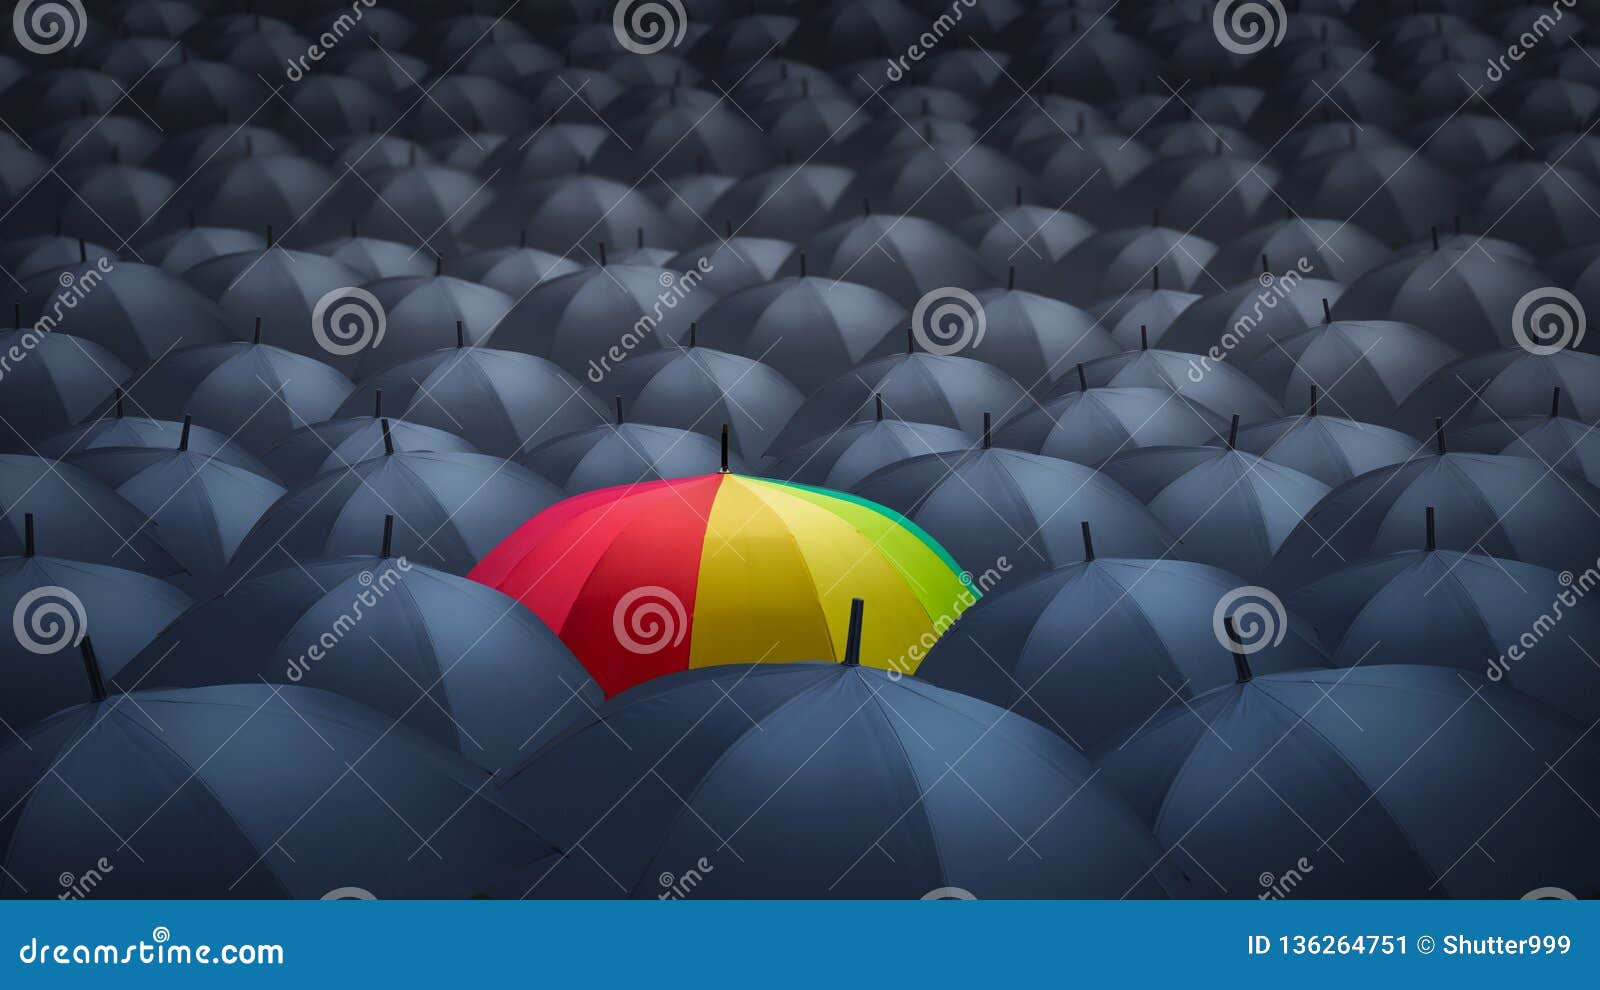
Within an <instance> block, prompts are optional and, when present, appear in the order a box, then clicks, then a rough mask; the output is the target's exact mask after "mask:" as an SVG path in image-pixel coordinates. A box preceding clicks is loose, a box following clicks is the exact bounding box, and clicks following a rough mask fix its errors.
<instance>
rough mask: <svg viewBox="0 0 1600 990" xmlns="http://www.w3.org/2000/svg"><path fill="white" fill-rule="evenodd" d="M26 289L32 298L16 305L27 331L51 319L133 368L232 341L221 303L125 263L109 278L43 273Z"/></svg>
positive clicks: (96, 271) (105, 274)
mask: <svg viewBox="0 0 1600 990" xmlns="http://www.w3.org/2000/svg"><path fill="white" fill-rule="evenodd" d="M91 273H92V274H91ZM69 275H70V276H72V277H71V279H70V284H68V283H69V280H68V278H67V276H69ZM24 285H25V287H26V288H27V290H28V291H27V295H25V296H23V297H21V299H20V300H18V301H20V302H21V303H22V319H23V322H24V323H25V324H26V325H29V326H32V325H34V324H35V323H36V322H38V321H39V320H41V319H42V318H43V317H44V316H45V315H46V314H49V316H50V317H51V319H52V320H54V321H55V326H54V328H53V329H54V330H57V331H65V332H66V333H70V334H72V335H73V336H74V337H79V338H82V339H84V340H92V341H94V342H95V343H97V344H99V345H101V346H102V347H104V348H105V349H106V350H108V351H110V352H111V353H113V354H115V355H116V356H117V357H118V359H120V360H121V361H122V362H123V363H124V364H126V365H128V366H129V367H130V368H143V367H146V366H147V365H149V364H151V363H152V362H153V361H155V360H156V359H157V358H159V357H162V356H164V355H166V354H167V353H168V352H169V351H173V350H176V349H178V348H180V347H194V346H197V345H200V344H213V343H219V342H221V341H224V340H227V339H228V337H229V335H228V333H227V331H226V329H225V326H224V320H225V317H224V315H223V312H222V310H220V309H219V308H217V305H216V304H215V303H213V302H212V301H211V300H209V299H207V298H206V297H205V296H202V295H201V294H200V293H198V292H196V291H195V290H193V289H191V288H190V287H189V286H187V285H185V284H184V283H183V282H181V281H179V280H178V279H177V278H176V277H174V276H172V275H169V274H168V273H166V272H164V271H162V270H161V269H159V268H156V267H153V266H151V265H141V264H137V263H134V262H131V261H119V262H116V263H115V265H114V267H113V268H112V269H111V270H110V271H106V270H105V267H104V266H103V265H97V264H92V263H91V264H79V265H76V266H74V267H71V268H67V269H62V270H59V271H52V272H45V273H41V274H39V275H37V276H35V277H34V278H32V279H29V280H28V281H27V282H26V283H24ZM69 298H71V299H75V300H76V301H75V303H74V304H73V305H70V306H69V305H67V304H66V300H67V299H69ZM57 306H59V307H60V309H61V316H60V317H57V316H56V308H57Z"/></svg>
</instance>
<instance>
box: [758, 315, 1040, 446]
mask: <svg viewBox="0 0 1600 990" xmlns="http://www.w3.org/2000/svg"><path fill="white" fill-rule="evenodd" d="M909 336H910V335H909V334H908V337H909ZM908 343H909V342H908ZM879 399H881V400H882V402H883V409H884V412H885V413H886V414H887V415H888V417H889V418H890V419H902V420H908V421H910V422H916V423H931V424H933V425H935V426H948V427H951V428H953V429H958V430H963V431H965V432H966V433H968V434H969V435H972V436H977V435H978V434H979V432H980V431H981V430H982V429H983V423H984V415H985V413H986V412H993V413H996V414H999V415H1001V416H1002V417H1004V416H1005V415H1007V414H1009V413H1010V412H1011V411H1013V410H1016V409H1020V408H1022V407H1023V405H1025V404H1026V403H1027V394H1026V393H1025V392H1024V391H1023V390H1022V388H1021V386H1019V385H1018V384H1017V383H1016V382H1014V381H1012V380H1011V378H1010V377H1009V376H1007V375H1006V373H1005V372H1003V371H1001V370H1000V369H998V368H996V367H994V366H993V365H989V364H984V363H983V362H982V361H975V360H973V359H972V358H968V357H959V356H953V355H944V354H923V353H920V352H913V351H912V350H911V349H910V348H909V347H908V349H907V353H904V354H894V355H890V356H887V357H881V358H877V359H875V360H872V361H868V362H867V363H865V364H863V365H860V366H859V367H857V368H856V369H855V370H854V371H848V372H846V373H845V374H843V375H841V376H839V377H838V378H837V379H835V380H834V381H833V382H831V383H829V384H827V385H824V386H823V387H821V388H819V389H817V390H816V391H814V392H812V393H811V396H810V398H808V399H807V400H806V403H805V405H804V406H802V407H801V408H800V410H799V411H798V412H796V413H795V415H794V418H793V419H792V420H791V421H790V423H789V425H788V427H787V428H785V430H784V431H783V434H782V436H780V437H779V438H778V440H777V442H776V443H775V444H774V445H773V448H772V453H774V454H777V455H780V456H781V455H784V454H787V453H788V452H789V451H792V450H794V449H795V448H796V447H798V446H800V445H801V444H803V443H806V442H808V441H811V440H815V439H817V438H819V437H825V436H828V435H829V434H831V433H833V432H835V431H836V430H838V429H840V428H841V427H843V426H844V425H845V424H847V423H859V422H862V421H865V420H870V419H876V418H877V402H876V400H879Z"/></svg>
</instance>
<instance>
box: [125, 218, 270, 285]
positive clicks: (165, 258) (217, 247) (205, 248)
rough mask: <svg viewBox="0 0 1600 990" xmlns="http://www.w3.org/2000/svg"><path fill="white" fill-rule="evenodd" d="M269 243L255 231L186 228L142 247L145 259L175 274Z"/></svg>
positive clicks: (261, 249)
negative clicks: (214, 259) (226, 255)
mask: <svg viewBox="0 0 1600 990" xmlns="http://www.w3.org/2000/svg"><path fill="white" fill-rule="evenodd" d="M266 246H267V240H266V238H265V237H262V236H261V235H260V234H258V233H256V232H255V231H253V230H239V229H237V228H235V227H186V228H184V229H182V230H179V231H176V232H174V233H171V234H166V235H164V236H161V237H158V238H156V239H155V240H153V241H151V242H149V243H148V244H143V245H141V246H140V251H141V252H143V254H144V256H145V259H146V260H147V261H148V262H149V263H150V264H153V265H160V266H161V267H162V269H163V270H165V271H168V272H171V273H172V274H174V275H182V274H183V273H185V272H187V271H188V270H189V269H191V268H193V267H194V266H195V265H198V264H200V263H201V262H205V261H210V260H211V259H212V258H220V257H222V256H223V255H225V254H241V253H243V252H246V251H263V250H265V249H266Z"/></svg>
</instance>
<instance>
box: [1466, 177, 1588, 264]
mask: <svg viewBox="0 0 1600 990" xmlns="http://www.w3.org/2000/svg"><path fill="white" fill-rule="evenodd" d="M1471 202H1472V203H1473V204H1475V206H1476V211H1475V213H1474V215H1473V216H1474V219H1473V222H1474V224H1476V225H1477V226H1478V227H1479V228H1481V229H1483V230H1488V231H1492V232H1494V233H1495V234H1498V235H1499V236H1501V237H1504V238H1507V239H1509V240H1512V241H1515V242H1517V243H1519V244H1525V245H1531V246H1536V247H1537V248H1538V249H1539V250H1540V253H1542V254H1548V253H1552V252H1554V251H1555V250H1556V249H1558V248H1564V247H1576V246H1578V245H1580V244H1589V243H1592V242H1594V241H1595V240H1600V217H1597V216H1595V215H1594V213H1593V212H1591V211H1590V210H1589V208H1588V206H1587V205H1586V204H1588V203H1594V202H1600V185H1597V184H1596V183H1595V181H1594V180H1593V179H1590V178H1589V177H1588V176H1586V175H1584V174H1582V173H1581V172H1579V171H1577V170H1576V169H1573V168H1569V167H1567V166H1565V165H1562V164H1560V163H1559V162H1531V161H1529V162H1514V163H1512V164H1509V165H1504V166H1501V167H1499V168H1496V169H1494V170H1492V171H1489V172H1485V173H1482V174H1480V175H1479V177H1478V178H1477V181H1475V182H1474V183H1473V186H1472V189H1471Z"/></svg>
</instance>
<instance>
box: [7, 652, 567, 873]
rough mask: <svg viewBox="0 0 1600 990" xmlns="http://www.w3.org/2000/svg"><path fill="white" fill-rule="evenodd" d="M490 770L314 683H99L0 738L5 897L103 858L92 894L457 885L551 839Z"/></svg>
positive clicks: (522, 857)
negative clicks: (107, 868)
mask: <svg viewBox="0 0 1600 990" xmlns="http://www.w3.org/2000/svg"><path fill="white" fill-rule="evenodd" d="M330 662H336V661H330ZM102 697H104V696H103V695H102ZM24 742H25V743H26V744H24ZM487 779H488V778H487V775H485V774H484V773H483V771H481V770H479V769H478V768H477V767H474V766H472V765H471V764H470V763H468V762H467V761H466V760H463V759H461V758H460V757H458V756H456V755H455V754H453V753H450V752H447V751H445V750H443V749H440V748H439V747H437V746H435V745H434V744H433V743H432V742H430V741H429V740H427V739H426V738H424V737H423V736H421V735H418V734H417V733H415V732H412V731H411V730H409V729H406V728H397V727H395V726H394V725H393V724H392V719H391V718H390V717H389V716H387V715H379V714H378V713H376V712H373V711H371V710H370V709H367V708H365V707H363V706H361V705H358V704H355V703H354V702H351V701H347V700H345V699H343V698H340V697H339V696H338V695H335V694H330V693H328V692H326V691H317V690H313V689H311V688H304V687H298V686H290V687H286V688H280V687H277V686H276V685H266V684H249V685H244V684H239V685H228V686H223V687H206V688H195V689H192V690H183V691H140V692H136V693H135V694H132V695H112V696H111V697H109V698H107V699H105V700H100V701H96V702H94V703H91V704H85V705H79V706H78V707H76V708H72V709H69V710H67V711H65V712H62V713H61V714H59V715H57V716H56V717H54V718H52V719H49V720H47V721H45V722H43V723H40V724H39V725H38V726H35V727H34V729H33V730H31V731H30V732H29V733H28V734H27V736H26V738H25V740H24V741H18V742H17V743H15V744H13V745H11V746H9V747H7V748H6V749H5V750H4V751H0V801H3V802H4V804H5V806H6V807H7V808H9V809H11V810H10V811H8V812H7V814H6V818H5V827H6V829H7V832H8V834H9V836H10V841H9V842H8V844H7V848H6V854H5V858H4V864H3V865H4V870H0V876H3V877H4V881H3V883H4V889H5V892H6V894H7V895H8V896H19V895H21V894H22V893H23V892H24V891H26V892H29V893H31V894H32V896H35V897H40V896H46V892H53V891H56V890H59V889H60V882H59V880H58V879H57V878H58V877H59V876H61V875H62V874H63V873H66V872H72V871H78V870H82V869H83V868H84V865H85V864H89V863H98V862H100V861H101V859H102V857H103V858H106V859H108V860H110V861H112V862H114V864H115V866H114V872H110V873H107V874H106V875H105V877H104V878H103V879H104V882H103V883H102V884H101V885H100V887H99V888H98V890H99V893H100V894H101V895H102V896H112V895H116V896H121V897H135V898H146V897H148V898H164V897H176V898H203V897H212V898H266V897H272V898H278V897H293V898H299V899H311V900H315V899H317V898H320V897H322V896H323V895H324V894H327V893H329V892H330V891H334V890H337V889H339V888H341V887H351V886H357V887H360V888H362V889H363V890H365V891H368V892H370V893H371V894H372V895H373V896H376V897H383V898H407V897H412V898H432V897H440V898H460V897H467V896H470V895H472V894H474V893H477V892H478V891H480V890H482V889H484V887H485V886H486V885H488V884H489V883H492V882H493V881H494V880H495V878H496V876H497V875H498V874H499V873H500V872H501V871H503V870H504V869H505V866H506V864H507V863H516V862H526V861H529V860H536V859H539V858H540V857H542V856H545V855H548V854H549V853H550V852H552V851H553V850H552V849H551V847H550V846H549V844H548V843H546V842H545V841H544V840H543V839H541V838H540V837H539V836H538V835H537V834H536V833H534V832H533V830H532V829H530V828H529V827H528V826H527V825H525V824H523V823H522V822H521V821H520V820H519V819H518V818H517V817H516V816H514V815H513V814H512V813H511V812H510V811H508V810H506V808H505V806H504V805H502V804H501V803H500V802H499V800H498V799H496V798H495V797H493V796H492V795H491V794H489V793H484V791H483V788H484V784H485V782H486V781H487ZM74 864H76V865H74Z"/></svg>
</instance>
